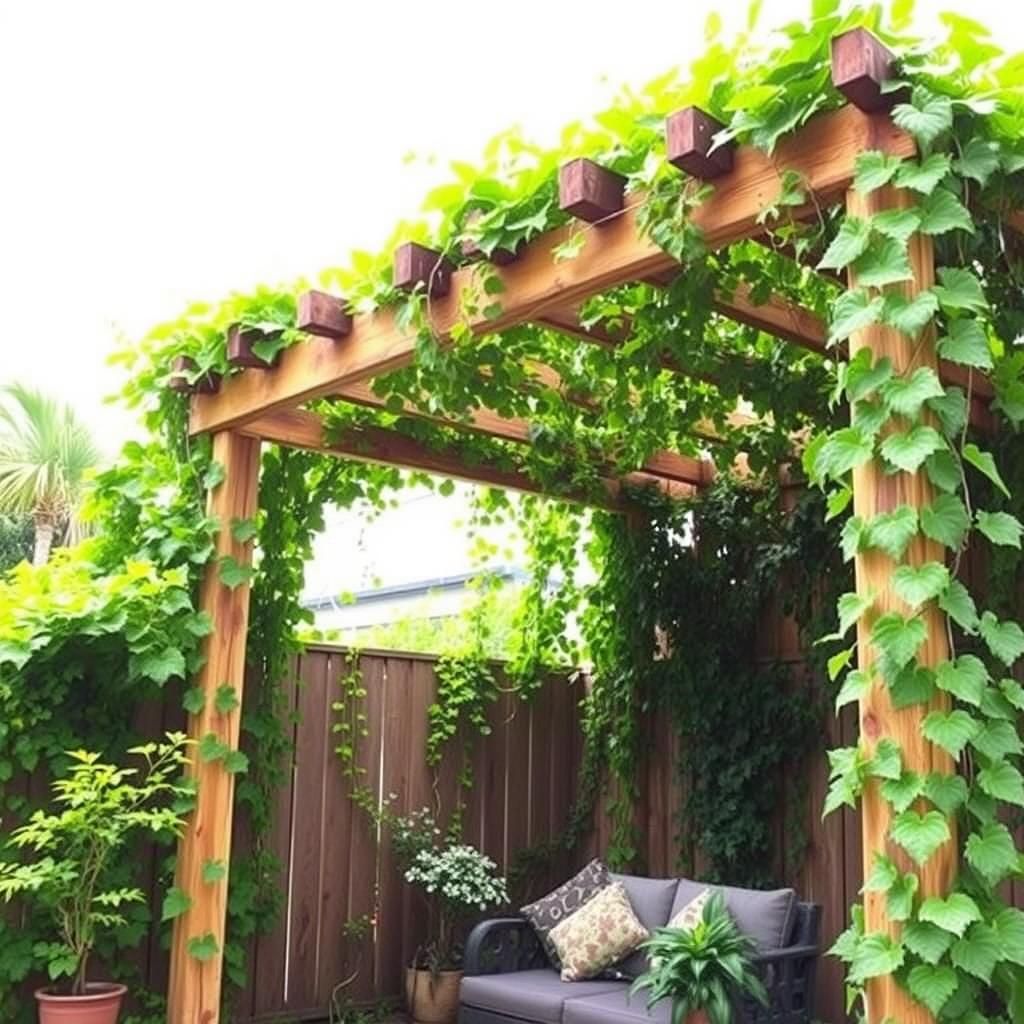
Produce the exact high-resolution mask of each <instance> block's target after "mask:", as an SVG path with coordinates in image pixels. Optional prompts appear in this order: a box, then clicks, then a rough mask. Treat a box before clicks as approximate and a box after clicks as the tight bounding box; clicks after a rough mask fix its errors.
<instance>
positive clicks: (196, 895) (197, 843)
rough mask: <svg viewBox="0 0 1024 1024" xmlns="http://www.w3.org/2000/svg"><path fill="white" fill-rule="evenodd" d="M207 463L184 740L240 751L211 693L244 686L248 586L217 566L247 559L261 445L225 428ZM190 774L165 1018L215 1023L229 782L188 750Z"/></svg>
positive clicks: (234, 718)
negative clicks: (191, 697)
mask: <svg viewBox="0 0 1024 1024" xmlns="http://www.w3.org/2000/svg"><path fill="white" fill-rule="evenodd" d="M213 458H214V460H215V461H217V462H219V463H220V464H221V465H222V466H223V467H224V479H223V481H222V482H221V483H220V484H219V485H218V486H217V487H215V488H214V489H213V490H212V491H211V492H210V497H209V502H208V512H209V514H210V516H212V517H213V518H214V519H216V520H217V521H218V523H219V524H220V528H219V530H218V532H217V538H216V542H215V556H214V561H212V562H211V563H210V564H209V566H208V567H207V569H206V573H205V575H204V577H203V583H202V587H201V590H200V596H199V605H200V608H201V609H202V610H203V611H204V612H206V613H207V615H209V617H210V621H211V623H212V624H213V630H212V632H211V633H210V635H209V637H207V639H206V643H205V652H206V663H205V664H204V665H203V667H202V669H201V670H200V671H199V674H198V676H197V677H196V680H195V685H196V686H197V687H199V688H200V689H201V690H202V691H203V693H204V694H205V696H206V703H205V705H204V707H203V710H202V711H201V712H200V713H199V714H198V715H190V716H189V722H188V734H189V737H190V738H191V739H192V740H194V741H196V742H198V741H199V740H200V739H201V738H202V737H203V736H205V735H207V734H209V733H212V734H213V735H215V736H216V737H217V739H218V740H219V741H220V742H221V743H224V744H227V746H229V747H230V748H231V749H236V748H237V747H238V732H239V720H240V717H241V709H240V708H237V709H236V710H234V711H232V712H229V713H228V714H222V713H220V712H218V711H217V709H216V707H215V704H214V696H215V694H216V692H217V688H218V687H220V686H221V685H223V684H228V685H231V686H233V687H234V688H235V690H236V692H237V695H238V697H239V700H241V698H242V692H243V689H244V684H245V636H246V630H247V628H248V623H249V586H248V584H247V583H242V584H240V585H239V586H237V587H235V588H234V589H230V588H228V587H226V586H225V585H224V584H223V583H221V581H220V576H219V564H218V563H219V561H220V559H221V558H224V557H231V558H234V559H235V561H236V562H238V563H239V564H240V565H248V564H250V562H251V559H252V543H251V542H247V543H244V544H243V543H240V542H239V541H237V540H236V539H235V538H234V536H233V535H232V532H231V521H232V520H233V519H249V518H251V517H252V516H253V515H255V513H256V505H257V492H258V487H259V460H260V442H259V441H258V440H255V439H253V438H248V437H242V436H241V435H239V434H235V433H233V432H230V431H224V432H221V433H219V434H217V435H215V436H214V439H213ZM189 774H190V776H191V777H192V778H194V779H195V780H196V782H197V784H198V794H197V797H196V806H195V810H194V811H193V812H192V814H191V815H190V816H189V819H188V823H187V825H186V827H185V831H184V833H183V834H182V837H181V840H180V841H179V844H178V867H177V875H176V884H177V886H178V888H179V889H181V890H182V891H183V892H185V893H187V894H189V895H190V896H191V898H192V905H191V907H190V908H189V909H188V910H186V911H185V913H183V914H182V915H181V916H180V917H178V918H177V919H176V920H175V922H174V936H173V941H172V946H171V973H170V982H169V987H168V994H167V1006H168V1011H167V1012H168V1020H169V1021H190V1022H191V1021H194V1022H196V1024H216V1022H217V1021H218V1020H219V1018H220V1004H221V976H222V969H223V962H222V959H223V948H224V921H225V914H226V911H227V892H228V880H227V877H226V876H225V877H224V879H223V880H222V881H220V882H218V883H215V884H212V885H211V884H208V883H206V882H204V881H203V877H202V872H203V865H204V864H205V863H206V862H207V861H223V862H224V863H225V864H227V863H229V862H230V859H231V823H232V813H233V809H234V792H235V778H234V776H233V775H232V774H230V773H229V772H227V771H225V769H224V764H223V762H222V761H220V760H218V761H203V760H202V759H201V758H199V756H198V754H197V752H196V751H195V749H194V748H193V752H192V763H191V766H190V770H189ZM208 934H210V935H213V937H214V939H215V940H216V942H217V946H218V953H217V954H216V955H215V956H213V957H211V958H210V959H209V960H206V961H200V960H198V959H196V958H195V957H194V956H192V955H191V954H190V953H189V951H188V944H189V940H190V939H193V938H202V937H203V936H205V935H208Z"/></svg>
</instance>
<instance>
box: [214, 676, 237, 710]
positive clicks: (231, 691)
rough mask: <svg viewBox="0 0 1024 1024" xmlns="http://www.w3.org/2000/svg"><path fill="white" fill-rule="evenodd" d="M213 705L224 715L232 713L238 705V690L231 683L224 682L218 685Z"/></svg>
mask: <svg viewBox="0 0 1024 1024" xmlns="http://www.w3.org/2000/svg"><path fill="white" fill-rule="evenodd" d="M213 706H214V707H215V708H216V709H217V711H218V713H220V714H222V715H227V714H230V713H231V712H232V711H234V710H235V709H236V708H237V707H238V706H239V705H238V691H237V690H236V689H235V688H234V687H233V686H232V685H231V684H230V683H222V684H221V685H220V686H218V687H217V693H216V695H215V696H214V698H213Z"/></svg>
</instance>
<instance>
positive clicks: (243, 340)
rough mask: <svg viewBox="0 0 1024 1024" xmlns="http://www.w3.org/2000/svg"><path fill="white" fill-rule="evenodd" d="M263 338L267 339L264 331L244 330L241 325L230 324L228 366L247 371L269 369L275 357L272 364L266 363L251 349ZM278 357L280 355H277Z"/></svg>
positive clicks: (275, 358)
mask: <svg viewBox="0 0 1024 1024" xmlns="http://www.w3.org/2000/svg"><path fill="white" fill-rule="evenodd" d="M265 337H267V334H266V332H264V331H259V330H256V329H255V328H245V327H243V326H242V325H241V324H232V325H231V326H230V327H229V328H228V341H227V355H228V365H230V366H237V367H239V368H240V369H249V370H268V369H270V367H271V366H272V365H274V363H276V362H277V356H275V357H274V361H273V363H268V362H267V361H266V360H265V359H263V358H262V357H261V356H258V355H257V354H256V353H255V352H254V351H253V349H252V347H253V345H255V344H256V342H257V341H261V340H262V339H263V338H265ZM279 355H280V353H278V356H279Z"/></svg>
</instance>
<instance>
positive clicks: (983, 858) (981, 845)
mask: <svg viewBox="0 0 1024 1024" xmlns="http://www.w3.org/2000/svg"><path fill="white" fill-rule="evenodd" d="M1003 724H1004V725H1005V724H1006V723H1003ZM1011 728H1012V727H1011ZM964 853H965V855H966V857H967V861H968V863H969V864H970V865H971V867H972V868H974V870H975V871H977V872H978V874H980V875H981V876H982V877H983V878H985V880H986V881H987V882H988V884H989V885H993V886H995V885H998V884H999V883H1000V882H1001V881H1002V880H1003V879H1004V878H1005V877H1006V876H1007V875H1009V874H1010V873H1011V872H1012V871H1013V870H1014V869H1015V868H1016V866H1017V848H1016V846H1015V845H1014V842H1013V836H1011V835H1010V831H1009V829H1008V828H1007V827H1006V826H1005V825H1003V824H1000V823H999V822H990V823H989V824H987V825H982V827H981V829H980V830H979V831H978V832H974V833H972V834H971V835H969V836H968V837H967V845H966V847H965V849H964Z"/></svg>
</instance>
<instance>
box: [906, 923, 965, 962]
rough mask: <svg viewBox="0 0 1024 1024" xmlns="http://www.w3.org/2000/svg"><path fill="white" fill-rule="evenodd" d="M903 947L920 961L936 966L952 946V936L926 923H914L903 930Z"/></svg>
mask: <svg viewBox="0 0 1024 1024" xmlns="http://www.w3.org/2000/svg"><path fill="white" fill-rule="evenodd" d="M965 927H966V926H965ZM903 945H904V946H906V947H907V949H909V950H910V952H911V953H913V954H914V955H915V956H919V957H920V958H921V959H922V960H925V961H927V962H928V963H930V964H937V963H938V962H939V961H940V960H941V959H942V958H943V956H944V955H945V953H946V950H947V949H949V947H950V946H951V945H953V936H952V935H950V934H949V932H947V931H945V930H944V929H942V928H939V927H937V926H936V925H934V924H929V923H928V922H927V921H914V922H912V923H911V924H908V925H907V927H906V928H904V929H903Z"/></svg>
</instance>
